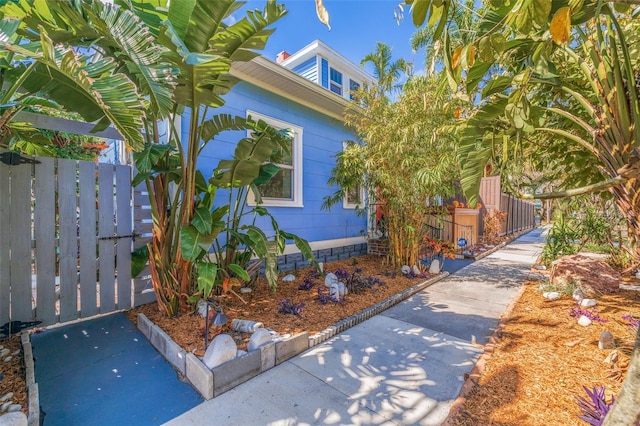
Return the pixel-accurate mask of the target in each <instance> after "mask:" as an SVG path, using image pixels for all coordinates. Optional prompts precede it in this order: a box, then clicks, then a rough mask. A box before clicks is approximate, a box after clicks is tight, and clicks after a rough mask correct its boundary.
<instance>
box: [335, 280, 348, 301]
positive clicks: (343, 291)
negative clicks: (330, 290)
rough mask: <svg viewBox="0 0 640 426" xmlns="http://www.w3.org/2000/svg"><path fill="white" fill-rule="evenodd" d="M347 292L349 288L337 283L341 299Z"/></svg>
mask: <svg viewBox="0 0 640 426" xmlns="http://www.w3.org/2000/svg"><path fill="white" fill-rule="evenodd" d="M348 292H349V290H348V289H347V286H345V285H344V283H338V296H339V297H340V298H341V299H342V298H344V297H345V296H346V295H347V293H348Z"/></svg>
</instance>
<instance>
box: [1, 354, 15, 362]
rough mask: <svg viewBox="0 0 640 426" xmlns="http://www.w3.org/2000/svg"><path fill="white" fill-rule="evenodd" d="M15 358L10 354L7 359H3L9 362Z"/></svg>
mask: <svg viewBox="0 0 640 426" xmlns="http://www.w3.org/2000/svg"><path fill="white" fill-rule="evenodd" d="M12 359H13V357H12V356H11V355H9V356H8V357H6V358H5V359H3V361H4V362H9V361H11V360H12Z"/></svg>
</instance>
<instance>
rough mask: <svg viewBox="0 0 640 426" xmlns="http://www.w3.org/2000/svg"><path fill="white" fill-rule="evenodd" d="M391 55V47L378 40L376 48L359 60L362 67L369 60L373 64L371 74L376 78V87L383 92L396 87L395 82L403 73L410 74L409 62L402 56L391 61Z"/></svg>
mask: <svg viewBox="0 0 640 426" xmlns="http://www.w3.org/2000/svg"><path fill="white" fill-rule="evenodd" d="M391 56H392V54H391V47H389V45H387V44H385V43H383V42H381V41H379V42H378V43H377V44H376V50H375V51H373V52H371V53H369V54H368V55H366V56H365V57H364V58H362V61H360V65H361V66H363V67H364V66H365V65H366V64H367V63H369V62H370V63H371V64H372V65H373V75H374V77H375V78H377V79H378V87H379V88H380V90H381V92H382V93H383V94H388V93H390V92H391V91H392V90H393V89H394V88H395V87H396V83H397V81H398V80H399V79H400V76H401V75H402V74H403V73H404V74H407V75H409V74H411V64H410V63H409V62H407V61H405V60H404V59H402V58H400V59H397V60H395V61H392V60H391Z"/></svg>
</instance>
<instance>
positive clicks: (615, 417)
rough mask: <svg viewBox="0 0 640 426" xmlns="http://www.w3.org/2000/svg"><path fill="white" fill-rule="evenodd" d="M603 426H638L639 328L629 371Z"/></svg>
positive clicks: (639, 420)
mask: <svg viewBox="0 0 640 426" xmlns="http://www.w3.org/2000/svg"><path fill="white" fill-rule="evenodd" d="M602 425H603V426H636V425H640V328H638V334H637V335H636V343H635V345H634V348H633V353H632V354H631V360H630V361H629V370H628V371H627V376H626V377H625V379H624V383H623V384H622V388H621V389H620V393H619V394H618V398H617V399H616V402H615V403H614V404H613V407H611V410H609V413H608V414H607V417H606V418H605V420H604V423H603V424H602Z"/></svg>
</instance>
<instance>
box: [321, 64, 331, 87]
mask: <svg viewBox="0 0 640 426" xmlns="http://www.w3.org/2000/svg"><path fill="white" fill-rule="evenodd" d="M320 66H321V67H322V87H324V88H326V89H328V88H329V62H327V60H326V59H322V61H321V65H320Z"/></svg>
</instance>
